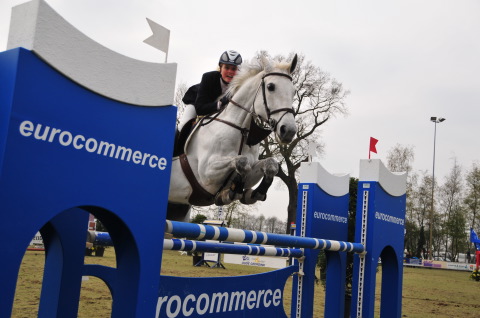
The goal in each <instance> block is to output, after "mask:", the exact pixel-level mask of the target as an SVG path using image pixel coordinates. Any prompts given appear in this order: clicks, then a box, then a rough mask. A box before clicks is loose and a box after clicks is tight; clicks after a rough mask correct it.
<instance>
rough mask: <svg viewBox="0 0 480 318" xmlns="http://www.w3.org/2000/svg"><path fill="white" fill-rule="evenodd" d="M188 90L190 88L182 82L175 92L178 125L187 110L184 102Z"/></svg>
mask: <svg viewBox="0 0 480 318" xmlns="http://www.w3.org/2000/svg"><path fill="white" fill-rule="evenodd" d="M187 90H188V86H187V84H186V83H184V82H182V83H180V84H178V86H177V89H176V90H175V96H174V100H173V102H174V103H175V106H177V125H178V122H179V120H180V118H181V117H182V115H183V111H184V110H185V106H186V105H185V103H184V102H183V101H182V99H183V96H185V93H186V92H187Z"/></svg>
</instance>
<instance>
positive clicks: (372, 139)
mask: <svg viewBox="0 0 480 318" xmlns="http://www.w3.org/2000/svg"><path fill="white" fill-rule="evenodd" d="M377 142H378V139H375V138H373V137H370V151H369V152H368V159H370V153H371V152H374V153H377V148H375V146H376V145H377Z"/></svg>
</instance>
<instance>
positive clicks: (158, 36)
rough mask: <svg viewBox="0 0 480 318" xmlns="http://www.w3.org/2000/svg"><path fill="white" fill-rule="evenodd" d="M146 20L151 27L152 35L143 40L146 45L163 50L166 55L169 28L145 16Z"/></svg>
mask: <svg viewBox="0 0 480 318" xmlns="http://www.w3.org/2000/svg"><path fill="white" fill-rule="evenodd" d="M147 22H148V24H149V25H150V28H151V29H152V33H153V34H152V36H150V37H149V38H148V39H145V40H144V41H143V42H145V43H147V44H148V45H151V46H153V47H154V48H156V49H159V50H160V51H162V52H165V53H166V54H167V55H168V44H169V42H170V30H169V29H166V28H164V27H163V26H161V25H160V24H158V23H155V22H153V21H152V20H150V19H149V18H147Z"/></svg>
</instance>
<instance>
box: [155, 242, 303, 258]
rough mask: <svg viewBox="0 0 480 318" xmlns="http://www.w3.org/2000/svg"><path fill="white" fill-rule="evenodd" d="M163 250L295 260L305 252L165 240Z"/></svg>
mask: <svg viewBox="0 0 480 318" xmlns="http://www.w3.org/2000/svg"><path fill="white" fill-rule="evenodd" d="M163 249H164V250H174V251H189V252H211V253H223V254H240V255H262V256H283V257H295V258H301V257H303V251H302V250H300V249H297V248H281V247H273V246H254V245H237V244H231V243H230V244H227V243H213V242H202V241H190V240H181V239H164V240H163Z"/></svg>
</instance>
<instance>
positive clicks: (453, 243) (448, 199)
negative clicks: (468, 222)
mask: <svg viewBox="0 0 480 318" xmlns="http://www.w3.org/2000/svg"><path fill="white" fill-rule="evenodd" d="M462 183H463V180H462V169H461V167H460V166H459V165H458V163H457V160H456V159H454V164H453V167H452V170H451V171H450V174H449V175H448V176H446V177H445V183H444V184H443V186H441V187H440V197H439V199H440V206H441V209H442V212H443V230H444V247H445V257H447V254H446V253H447V251H450V256H451V258H454V257H455V256H456V255H457V253H458V250H457V247H458V242H457V240H459V239H462V237H459V232H463V235H464V234H465V224H464V225H463V228H462V229H461V230H460V231H459V227H461V225H460V223H462V221H461V220H460V219H464V216H463V212H462V211H463V210H462V201H463V198H462V187H463V185H462ZM463 223H464V221H463Z"/></svg>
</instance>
